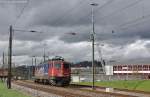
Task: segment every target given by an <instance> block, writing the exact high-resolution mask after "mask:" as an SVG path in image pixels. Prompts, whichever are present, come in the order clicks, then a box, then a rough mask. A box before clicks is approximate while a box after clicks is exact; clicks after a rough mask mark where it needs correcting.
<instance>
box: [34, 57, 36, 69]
mask: <svg viewBox="0 0 150 97" xmlns="http://www.w3.org/2000/svg"><path fill="white" fill-rule="evenodd" d="M34 61H35V67H36V57H35V60H34Z"/></svg>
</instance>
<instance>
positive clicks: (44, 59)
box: [43, 47, 46, 62]
mask: <svg viewBox="0 0 150 97" xmlns="http://www.w3.org/2000/svg"><path fill="white" fill-rule="evenodd" d="M45 57H46V56H45V47H44V56H43V58H44V62H45Z"/></svg>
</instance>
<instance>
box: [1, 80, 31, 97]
mask: <svg viewBox="0 0 150 97" xmlns="http://www.w3.org/2000/svg"><path fill="white" fill-rule="evenodd" d="M0 97H30V96H26V95H23V94H22V93H21V92H18V91H16V90H13V89H7V87H6V83H2V82H0Z"/></svg>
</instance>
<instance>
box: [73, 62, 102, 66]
mask: <svg viewBox="0 0 150 97" xmlns="http://www.w3.org/2000/svg"><path fill="white" fill-rule="evenodd" d="M95 66H96V67H102V64H101V62H100V61H95ZM71 67H92V62H91V61H82V62H77V63H74V64H72V65H71Z"/></svg>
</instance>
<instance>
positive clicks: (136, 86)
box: [79, 80, 150, 92]
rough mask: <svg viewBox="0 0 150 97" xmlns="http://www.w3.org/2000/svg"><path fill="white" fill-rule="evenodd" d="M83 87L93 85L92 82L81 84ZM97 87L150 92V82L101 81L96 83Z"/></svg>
mask: <svg viewBox="0 0 150 97" xmlns="http://www.w3.org/2000/svg"><path fill="white" fill-rule="evenodd" d="M79 84H82V85H92V82H80V83H79ZM95 85H96V86H103V87H113V88H120V89H129V90H140V91H147V92H150V80H130V81H127V80H124V81H101V82H95Z"/></svg>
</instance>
